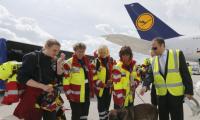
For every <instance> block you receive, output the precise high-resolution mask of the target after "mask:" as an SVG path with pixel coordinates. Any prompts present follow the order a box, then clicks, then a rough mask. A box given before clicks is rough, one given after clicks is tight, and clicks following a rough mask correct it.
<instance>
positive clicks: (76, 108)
mask: <svg viewBox="0 0 200 120" xmlns="http://www.w3.org/2000/svg"><path fill="white" fill-rule="evenodd" d="M73 49H74V54H73V56H72V57H71V58H70V59H68V60H66V61H65V63H64V66H63V67H64V70H65V72H64V79H63V88H64V91H65V94H66V96H67V99H68V100H69V102H70V106H71V109H72V117H71V119H72V120H87V117H88V113H89V106H90V95H91V96H93V84H92V83H93V80H92V77H93V76H92V74H93V73H92V70H91V66H90V63H89V59H88V58H87V57H86V56H85V50H86V45H85V44H83V43H77V44H75V45H74V46H73Z"/></svg>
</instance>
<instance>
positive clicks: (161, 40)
mask: <svg viewBox="0 0 200 120" xmlns="http://www.w3.org/2000/svg"><path fill="white" fill-rule="evenodd" d="M153 41H156V42H157V43H158V44H159V45H160V46H161V45H164V47H165V40H164V39H163V38H161V37H156V38H154V39H153Z"/></svg>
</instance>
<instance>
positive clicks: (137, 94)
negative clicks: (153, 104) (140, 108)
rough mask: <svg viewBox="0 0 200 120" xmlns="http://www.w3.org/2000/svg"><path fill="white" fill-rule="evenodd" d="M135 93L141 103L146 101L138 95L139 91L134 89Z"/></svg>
mask: <svg viewBox="0 0 200 120" xmlns="http://www.w3.org/2000/svg"><path fill="white" fill-rule="evenodd" d="M135 93H136V95H137V96H138V98H139V99H140V101H141V102H142V103H146V102H145V101H144V100H143V99H142V98H141V97H140V95H139V93H138V92H137V91H135Z"/></svg>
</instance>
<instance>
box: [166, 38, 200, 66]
mask: <svg viewBox="0 0 200 120" xmlns="http://www.w3.org/2000/svg"><path fill="white" fill-rule="evenodd" d="M165 43H166V47H167V48H172V49H180V50H182V51H183V53H184V55H185V58H186V60H188V61H194V62H198V61H199V59H200V36H194V37H184V36H182V37H175V38H171V39H167V40H165Z"/></svg>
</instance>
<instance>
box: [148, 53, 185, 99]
mask: <svg viewBox="0 0 200 120" xmlns="http://www.w3.org/2000/svg"><path fill="white" fill-rule="evenodd" d="M152 69H153V74H154V84H155V88H156V94H157V95H158V96H164V95H166V94H167V91H169V93H170V94H172V95H173V96H181V95H183V94H184V86H183V82H182V78H181V75H180V72H179V50H169V55H168V69H167V75H166V79H164V78H163V76H162V75H161V74H160V67H159V59H158V56H155V57H154V58H153V60H152Z"/></svg>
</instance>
